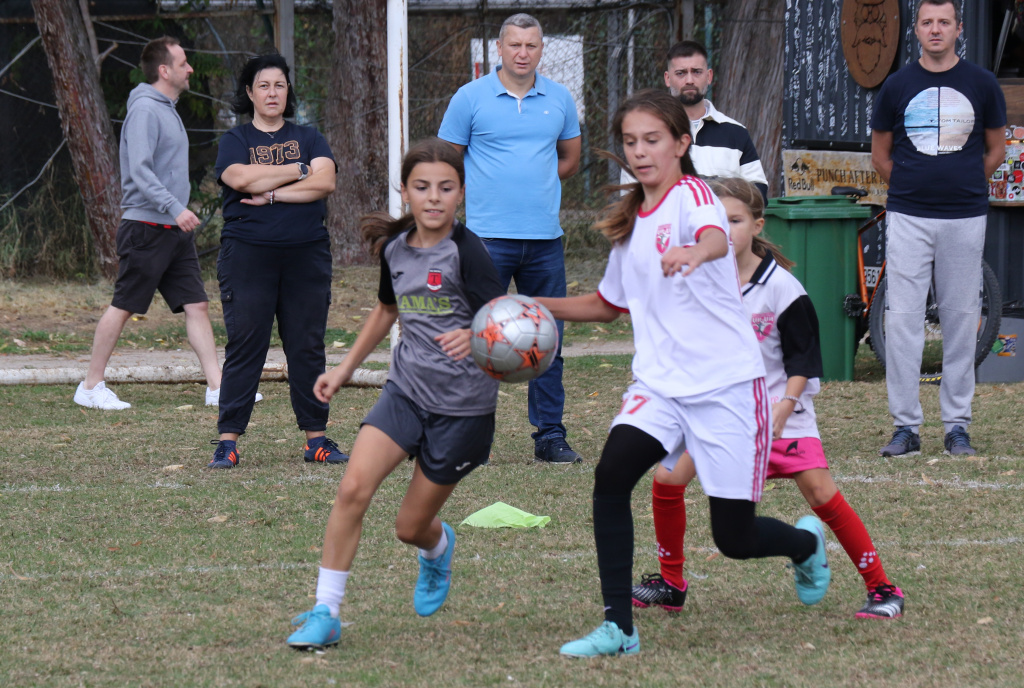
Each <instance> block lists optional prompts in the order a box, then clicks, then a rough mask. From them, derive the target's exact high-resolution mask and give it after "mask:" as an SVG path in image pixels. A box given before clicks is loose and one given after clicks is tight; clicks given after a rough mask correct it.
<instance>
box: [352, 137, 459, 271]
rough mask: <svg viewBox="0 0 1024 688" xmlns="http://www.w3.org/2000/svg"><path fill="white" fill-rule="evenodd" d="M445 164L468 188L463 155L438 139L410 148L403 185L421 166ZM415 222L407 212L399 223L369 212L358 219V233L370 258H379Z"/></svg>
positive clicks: (386, 214)
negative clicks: (388, 245) (421, 164)
mask: <svg viewBox="0 0 1024 688" xmlns="http://www.w3.org/2000/svg"><path fill="white" fill-rule="evenodd" d="M430 162H443V163H444V164H446V165H450V166H451V167H452V169H454V170H455V173H456V174H457V175H458V176H459V185H460V186H463V187H464V186H466V168H465V165H464V163H463V161H462V153H461V152H460V151H458V150H456V148H455V146H453V145H452V144H450V143H448V142H447V141H443V140H441V139H439V138H437V137H436V136H431V137H430V138H426V139H423V140H421V141H417V142H416V143H414V144H413V145H412V147H411V148H409V152H407V153H406V154H405V158H404V159H403V160H402V176H401V179H402V186H405V185H406V184H408V183H409V175H411V174H412V171H413V169H414V168H415V167H416V166H417V165H419V164H420V163H430ZM415 224H416V219H415V218H414V217H413V216H412V214H411V213H406V214H405V215H402V217H400V218H398V219H397V220H396V219H395V218H393V217H391V215H390V214H388V213H386V212H384V211H383V210H378V211H376V212H372V213H367V214H366V215H363V216H362V217H361V218H359V231H360V233H361V234H362V237H363V241H365V242H366V243H367V244H368V248H369V250H370V255H372V256H374V257H377V256H379V255H380V252H381V249H383V248H384V244H386V243H387V242H388V239H390V238H391V237H393V236H395V235H396V234H401V233H402V232H404V231H405V230H407V229H409V228H411V227H413V226H414V225H415Z"/></svg>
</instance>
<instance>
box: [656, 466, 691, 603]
mask: <svg viewBox="0 0 1024 688" xmlns="http://www.w3.org/2000/svg"><path fill="white" fill-rule="evenodd" d="M684 492H686V485H666V484H665V483H659V482H658V481H657V480H655V481H654V484H653V485H652V486H651V506H652V507H653V509H654V536H655V538H657V540H658V563H659V564H661V577H662V578H664V579H665V581H666V582H668V583H669V584H671V585H674V586H676V587H677V588H679V589H680V590H682V589H685V587H686V580H685V579H684V578H683V562H684V561H686V557H685V556H684V555H683V536H685V535H686V500H685V499H684V497H683V493H684Z"/></svg>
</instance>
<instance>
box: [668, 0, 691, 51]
mask: <svg viewBox="0 0 1024 688" xmlns="http://www.w3.org/2000/svg"><path fill="white" fill-rule="evenodd" d="M694 16H695V15H694V0H676V4H675V7H674V8H672V19H673V22H674V23H675V29H676V35H675V36H674V37H673V40H674V42H676V43H678V42H679V41H682V40H684V39H692V38H693V22H694Z"/></svg>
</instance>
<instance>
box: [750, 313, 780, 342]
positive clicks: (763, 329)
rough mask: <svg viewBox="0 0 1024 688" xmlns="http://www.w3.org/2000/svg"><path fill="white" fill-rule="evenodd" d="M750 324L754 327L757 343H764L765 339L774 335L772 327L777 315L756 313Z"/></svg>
mask: <svg viewBox="0 0 1024 688" xmlns="http://www.w3.org/2000/svg"><path fill="white" fill-rule="evenodd" d="M750 324H751V325H752V326H753V327H754V334H756V335H757V341H759V342H763V341H764V339H765V337H767V336H768V335H770V334H771V333H772V327H773V326H774V325H775V314H774V313H754V314H753V315H751V316H750Z"/></svg>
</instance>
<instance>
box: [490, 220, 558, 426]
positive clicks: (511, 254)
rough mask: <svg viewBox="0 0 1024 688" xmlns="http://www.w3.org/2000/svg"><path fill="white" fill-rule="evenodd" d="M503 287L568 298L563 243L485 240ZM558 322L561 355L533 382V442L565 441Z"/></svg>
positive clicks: (531, 404)
mask: <svg viewBox="0 0 1024 688" xmlns="http://www.w3.org/2000/svg"><path fill="white" fill-rule="evenodd" d="M483 241H484V246H486V247H487V250H488V252H489V253H490V254H491V260H493V261H494V267H496V268H497V269H498V277H499V278H500V279H501V283H502V285H504V287H505V289H508V285H509V284H510V283H511V281H512V280H513V279H515V281H516V290H517V291H518V292H519V293H520V294H524V295H526V296H556V297H558V296H565V254H564V253H563V252H562V239H561V238H558V239H484V240H483ZM563 328H564V325H563V323H562V321H561V320H559V321H558V352H557V353H556V354H555V360H554V361H553V362H552V363H551V367H550V368H548V370H547V372H545V373H544V374H543V375H541V376H540V377H538V378H537V379H536V380H530V387H529V401H528V408H529V416H530V425H533V426H534V427H535V428H537V432H535V433H533V439H534V440H541V439H548V438H550V437H565V426H564V425H562V409H563V408H564V407H565V390H564V389H563V388H562V331H563Z"/></svg>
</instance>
